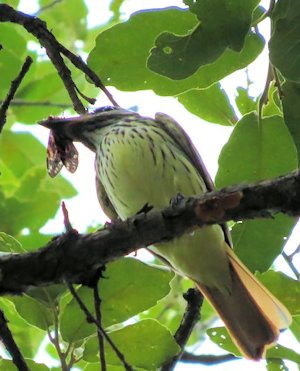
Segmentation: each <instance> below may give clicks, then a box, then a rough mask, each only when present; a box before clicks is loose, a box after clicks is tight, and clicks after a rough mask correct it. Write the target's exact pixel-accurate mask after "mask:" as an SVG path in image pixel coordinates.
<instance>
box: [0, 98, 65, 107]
mask: <svg viewBox="0 0 300 371" xmlns="http://www.w3.org/2000/svg"><path fill="white" fill-rule="evenodd" d="M3 102H4V100H0V104H2V103H3ZM10 105H11V106H21V107H22V106H26V107H40V106H42V107H57V108H64V109H70V108H72V106H71V105H70V104H67V103H55V102H48V101H40V102H31V101H27V100H23V99H14V100H13V101H12V102H10Z"/></svg>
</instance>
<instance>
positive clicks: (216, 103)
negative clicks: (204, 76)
mask: <svg viewBox="0 0 300 371" xmlns="http://www.w3.org/2000/svg"><path fill="white" fill-rule="evenodd" d="M178 101H179V102H180V103H181V104H183V105H184V107H185V108H186V109H187V110H189V111H190V112H191V113H193V114H194V115H197V116H199V117H200V118H202V119H203V120H206V121H209V122H213V123H216V124H221V125H233V124H235V122H236V121H237V117H236V114H235V112H234V109H233V107H232V106H231V104H230V102H229V99H228V96H227V94H226V92H225V91H224V90H223V89H222V88H221V85H220V83H217V84H214V85H212V86H210V87H209V88H207V89H202V90H200V89H192V90H189V91H187V92H185V93H182V94H180V95H179V96H178Z"/></svg>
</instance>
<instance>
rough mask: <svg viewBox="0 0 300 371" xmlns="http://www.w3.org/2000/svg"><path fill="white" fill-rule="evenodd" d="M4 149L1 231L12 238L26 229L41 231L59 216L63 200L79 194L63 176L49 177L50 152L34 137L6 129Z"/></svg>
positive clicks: (0, 141) (0, 144) (1, 142)
mask: <svg viewBox="0 0 300 371" xmlns="http://www.w3.org/2000/svg"><path fill="white" fill-rule="evenodd" d="M0 147H1V160H0V166H1V172H2V174H1V180H2V182H1V185H0V204H1V208H0V220H1V230H3V231H5V232H6V233H9V234H11V235H16V234H18V233H19V232H20V231H21V230H22V229H24V228H29V229H32V230H38V229H39V228H41V227H42V226H43V225H44V224H45V223H46V222H47V221H48V220H49V218H51V217H53V216H54V215H55V213H56V211H57V208H58V206H59V204H60V200H61V197H62V196H63V197H71V196H74V195H75V194H76V192H75V190H74V188H73V187H72V186H71V184H70V183H68V182H67V181H66V180H65V179H64V178H62V177H61V176H58V177H57V179H54V180H52V179H51V178H50V177H49V176H48V174H47V172H46V165H45V157H46V149H45V148H44V146H43V145H42V144H41V143H40V142H39V141H38V140H37V139H36V138H34V137H33V136H32V135H31V134H29V133H15V132H8V131H6V130H4V132H3V133H1V136H0ZM3 191H4V192H5V193H3ZM45 205H47V207H45Z"/></svg>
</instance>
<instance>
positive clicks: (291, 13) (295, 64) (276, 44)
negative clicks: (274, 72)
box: [269, 0, 300, 82]
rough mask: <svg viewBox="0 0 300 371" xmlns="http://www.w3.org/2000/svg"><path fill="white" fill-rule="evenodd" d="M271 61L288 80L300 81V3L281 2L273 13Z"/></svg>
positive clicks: (290, 0)
mask: <svg viewBox="0 0 300 371" xmlns="http://www.w3.org/2000/svg"><path fill="white" fill-rule="evenodd" d="M272 20H273V27H272V29H273V33H272V36H271V40H270V42H269V49H270V59H271V62H272V64H273V65H274V66H276V67H277V68H278V69H279V70H280V72H281V73H282V74H283V76H284V77H286V78H287V79H288V80H292V81H298V82H299V81H300V69H299V63H300V44H299V34H300V3H299V1H294V0H279V1H278V2H276V6H275V9H274V10H273V12H272Z"/></svg>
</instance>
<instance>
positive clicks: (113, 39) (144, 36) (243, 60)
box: [88, 7, 264, 95]
mask: <svg viewBox="0 0 300 371" xmlns="http://www.w3.org/2000/svg"><path fill="white" fill-rule="evenodd" d="M196 23H197V21H196V19H195V17H194V16H193V15H192V14H191V13H190V12H188V11H186V10H182V9H179V8H174V7H173V8H166V9H161V10H151V11H143V12H137V13H134V14H132V15H131V17H130V19H129V20H128V21H127V22H124V23H121V24H117V25H115V26H113V27H111V28H109V29H108V30H106V31H104V32H102V33H100V34H99V36H98V37H97V40H96V46H95V48H94V49H93V50H92V52H91V53H90V55H89V59H88V64H89V66H90V67H91V68H92V69H94V71H95V72H96V73H97V74H98V75H99V76H101V79H102V81H103V82H104V83H105V84H107V85H113V86H115V87H117V88H118V89H120V90H126V91H128V90H129V91H135V90H146V89H152V90H154V92H155V93H157V94H159V95H176V94H180V93H182V92H185V91H187V90H190V89H193V88H194V89H196V88H197V89H199V88H206V87H208V86H210V85H212V84H213V83H215V82H217V81H218V80H220V79H222V78H223V77H225V76H227V75H229V74H230V73H232V72H234V71H235V70H237V69H240V68H243V67H246V66H247V65H248V64H249V63H250V62H251V61H253V60H254V59H255V58H256V57H257V55H258V54H259V53H260V52H261V51H262V49H263V44H264V42H263V40H262V39H261V38H260V37H259V36H257V35H254V34H250V35H248V36H247V37H246V41H245V45H244V48H243V49H242V50H241V52H239V53H238V52H234V51H232V50H226V51H225V52H224V53H223V55H222V56H221V57H220V58H219V59H218V60H217V61H216V62H215V63H212V64H210V65H207V66H203V67H201V68H200V69H199V70H198V71H197V73H195V74H194V75H193V76H192V77H189V78H187V79H184V80H180V81H173V80H170V79H168V78H166V77H163V76H161V75H158V74H156V73H154V72H151V71H150V70H149V69H148V68H147V67H146V61H147V58H148V53H149V50H150V49H151V47H152V46H153V42H154V39H155V38H156V37H157V36H158V35H159V34H161V33H162V32H164V31H169V32H173V33H175V34H182V33H184V32H185V31H186V30H187V29H192V28H194V26H195V25H196ZM104 55H105V58H104V57H103V56H104Z"/></svg>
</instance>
